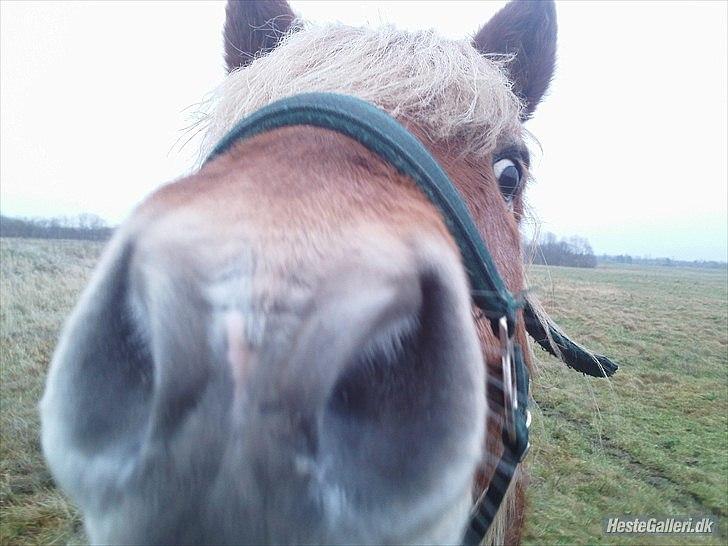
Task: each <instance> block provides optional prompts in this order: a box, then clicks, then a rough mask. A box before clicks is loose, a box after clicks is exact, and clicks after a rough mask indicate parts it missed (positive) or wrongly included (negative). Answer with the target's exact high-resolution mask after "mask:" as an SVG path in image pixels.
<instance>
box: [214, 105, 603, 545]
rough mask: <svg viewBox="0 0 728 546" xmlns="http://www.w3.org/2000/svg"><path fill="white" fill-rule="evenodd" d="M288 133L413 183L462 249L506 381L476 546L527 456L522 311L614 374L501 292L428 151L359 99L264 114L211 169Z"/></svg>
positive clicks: (581, 357) (240, 129)
mask: <svg viewBox="0 0 728 546" xmlns="http://www.w3.org/2000/svg"><path fill="white" fill-rule="evenodd" d="M293 125H313V126H316V127H322V128H325V129H330V130H333V131H337V132H339V133H342V134H344V135H346V136H348V137H350V138H352V139H354V140H356V141H357V142H359V143H360V144H362V145H364V146H365V147H367V148H368V149H369V150H371V151H372V152H374V153H375V154H377V155H379V156H380V157H381V158H382V159H384V160H385V161H387V162H388V163H390V164H391V165H392V166H393V167H395V168H396V169H397V170H398V171H399V172H400V173H402V174H404V175H405V176H408V177H410V178H411V179H412V180H413V181H414V182H415V183H416V184H417V186H418V187H419V188H420V190H421V191H422V192H423V193H424V194H425V195H426V196H427V198H428V199H429V200H430V201H431V202H432V203H433V204H434V205H435V206H436V207H437V208H438V210H439V211H440V213H441V215H442V219H443V220H444V222H445V224H446V225H447V227H448V229H449V230H450V233H451V234H452V236H453V237H454V238H455V241H456V243H457V245H458V248H459V249H460V253H461V255H462V259H463V264H464V266H465V269H466V270H467V273H468V278H469V280H470V287H471V297H472V299H473V303H474V304H475V305H476V306H477V307H478V308H480V309H481V310H482V311H483V313H484V314H485V316H486V317H487V318H488V320H489V321H490V324H491V328H492V330H493V332H494V333H495V335H496V336H497V337H498V339H499V340H500V344H501V359H502V373H503V399H504V426H503V434H502V435H503V454H502V456H501V458H500V460H499V462H498V464H497V466H496V469H495V473H494V475H493V477H492V478H491V481H490V484H489V486H488V489H487V491H486V492H485V493H484V494H483V496H481V498H480V499H478V501H477V502H476V504H475V505H474V507H473V511H472V514H471V519H470V523H469V526H468V529H467V530H466V533H465V537H464V544H468V545H472V544H478V543H480V542H481V541H482V539H483V538H484V537H485V534H486V533H487V531H488V528H489V527H490V524H491V523H492V521H493V518H494V517H495V514H496V513H497V512H498V508H499V507H500V505H501V503H502V501H503V499H504V498H505V495H506V492H507V491H508V487H509V485H510V483H511V481H512V479H513V476H514V474H515V471H516V468H517V466H518V464H519V463H520V462H521V460H522V459H523V457H524V456H525V454H526V451H527V450H528V445H529V443H528V427H529V424H530V414H529V412H528V409H527V408H528V383H529V380H528V370H527V368H526V366H525V364H524V361H523V351H522V349H521V347H520V346H519V345H518V344H517V343H515V341H514V337H513V333H514V332H515V327H516V312H517V310H518V309H519V308H523V310H524V311H523V314H524V320H525V324H526V328H527V330H528V332H529V333H530V334H531V335H532V336H533V337H534V338H535V339H536V341H537V342H538V343H539V344H540V345H541V346H542V347H544V348H546V349H547V350H550V351H551V352H552V353H553V352H554V350H553V348H552V347H551V344H550V340H553V342H554V343H555V344H556V346H557V347H558V348H559V353H560V354H559V355H558V356H560V358H561V359H562V360H564V362H566V364H567V365H569V366H570V367H573V368H575V369H576V370H579V371H582V372H584V373H587V374H589V375H594V376H597V377H600V376H601V377H603V376H608V375H612V374H613V373H614V372H615V371H616V369H617V366H616V365H615V364H614V363H612V362H611V361H610V360H609V359H607V358H606V357H602V356H597V357H593V356H592V355H591V353H589V352H587V351H586V350H584V349H583V348H582V347H581V346H580V345H578V344H576V343H574V342H573V341H571V340H570V339H569V338H568V337H567V336H566V335H565V334H563V332H561V331H560V330H559V329H558V328H557V327H556V326H553V325H551V323H550V322H549V323H548V324H549V325H548V326H547V327H544V326H543V325H542V324H541V322H540V321H539V320H538V319H537V317H536V314H535V312H534V310H533V309H532V308H531V306H530V304H528V303H527V302H524V301H522V300H518V299H516V298H515V297H514V296H513V295H512V294H511V293H510V292H509V291H508V289H507V288H506V286H505V283H504V282H503V279H502V278H501V276H500V274H499V273H498V270H497V268H496V267H495V263H494V262H493V259H492V257H491V255H490V253H489V252H488V249H487V247H486V245H485V243H484V242H483V239H482V238H481V236H480V233H479V232H478V230H477V228H476V227H475V223H474V222H473V220H472V218H471V217H470V213H469V212H468V209H467V207H466V205H465V202H464V201H463V199H462V197H461V196H460V193H459V192H458V191H457V189H456V188H455V186H454V185H453V184H452V182H451V181H450V179H449V178H448V176H447V174H445V171H443V169H442V167H440V165H439V164H438V163H437V161H435V159H434V158H433V157H432V156H431V155H430V153H429V152H428V151H427V150H426V149H425V147H424V146H423V145H422V144H421V143H420V141H419V140H417V139H416V138H415V137H414V136H413V135H412V134H411V133H409V132H408V131H407V130H406V129H405V128H404V127H402V125H400V124H399V123H398V122H397V121H396V120H395V119H394V118H392V117H391V116H389V115H388V114H386V113H385V112H383V111H382V110H380V109H378V108H376V107H374V106H372V105H371V104H369V103H367V102H364V101H362V100H360V99H357V98H354V97H350V96H346V95H337V94H333V93H307V94H302V95H296V96H293V97H289V98H286V99H283V100H280V101H277V102H274V103H272V104H269V105H268V106H266V107H264V108H261V109H260V110H258V111H257V112H255V113H253V114H252V115H250V116H249V117H247V118H245V119H243V120H242V121H240V122H239V123H238V124H237V125H235V127H234V128H233V129H232V131H230V132H229V133H228V134H227V135H226V136H225V137H224V138H223V139H222V140H221V141H220V143H219V144H218V145H217V146H216V147H215V149H214V150H213V152H212V153H211V154H210V156H209V157H208V158H207V160H206V162H209V161H210V160H212V159H213V158H215V157H217V156H218V155H220V154H222V153H224V152H226V151H227V150H229V149H230V147H231V146H232V145H233V144H235V143H236V142H238V141H240V140H244V139H247V138H251V137H253V136H255V135H258V134H260V133H264V132H266V131H272V130H274V129H278V128H281V127H288V126H293Z"/></svg>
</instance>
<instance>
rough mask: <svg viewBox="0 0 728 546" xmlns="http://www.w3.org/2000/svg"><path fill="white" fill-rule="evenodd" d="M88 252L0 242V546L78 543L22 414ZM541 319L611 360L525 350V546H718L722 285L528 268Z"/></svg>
mask: <svg viewBox="0 0 728 546" xmlns="http://www.w3.org/2000/svg"><path fill="white" fill-rule="evenodd" d="M100 251H101V245H100V244H98V243H86V242H73V241H38V240H22V239H1V240H0V264H1V284H0V305H1V307H0V346H1V348H2V349H1V353H0V387H1V389H2V392H1V393H0V394H1V397H0V432H1V434H2V437H1V442H0V543H1V544H18V545H22V544H63V543H67V542H77V541H83V533H82V530H81V524H80V520H79V518H78V517H77V515H76V512H75V511H74V509H73V507H72V506H70V505H69V504H68V503H67V502H66V501H65V500H64V498H63V496H62V495H61V494H60V493H58V492H57V491H56V490H55V489H54V487H53V484H52V480H51V478H50V475H49V473H48V471H47V470H46V469H45V467H44V464H43V462H42V458H41V455H40V452H39V440H38V415H37V409H36V405H37V402H38V399H39V397H40V395H41V393H42V389H43V381H44V377H45V373H46V370H47V366H48V362H49V359H50V357H51V354H52V351H53V347H54V345H55V342H56V338H57V335H58V331H59V328H60V326H61V324H62V322H63V319H64V317H65V316H66V315H67V313H68V311H69V310H70V309H71V307H72V306H73V303H74V302H75V301H76V298H77V296H78V294H79V292H80V290H81V289H82V287H83V286H84V284H85V282H86V280H87V279H88V276H89V274H90V272H91V270H92V268H93V266H94V264H95V263H96V261H97V259H98V256H99V254H100ZM530 277H531V284H532V285H533V286H534V287H535V290H536V291H537V293H538V294H539V295H540V297H541V300H542V301H543V303H544V304H545V306H546V308H547V309H548V310H549V311H550V313H551V315H552V316H553V318H554V319H555V320H556V321H558V322H559V323H560V324H561V326H562V327H563V328H564V329H565V330H566V331H567V332H568V333H570V334H573V335H574V337H575V338H576V339H579V340H581V341H582V342H583V343H585V344H586V345H587V346H589V347H590V348H593V349H595V350H597V351H600V352H603V353H604V354H607V355H609V356H610V357H614V359H615V360H616V361H617V362H619V363H620V365H621V369H620V371H619V372H618V373H617V375H616V376H615V377H614V378H613V379H612V380H611V381H606V380H597V379H589V378H585V377H582V376H581V375H580V374H578V373H575V372H573V371H570V370H568V369H566V368H565V367H564V366H563V365H562V364H560V363H559V362H557V361H556V360H554V359H552V358H550V357H547V356H546V355H545V353H543V352H542V351H541V350H540V349H538V348H537V349H535V351H536V354H537V356H538V357H539V367H540V372H539V374H538V375H537V377H536V379H535V381H534V386H533V393H532V394H533V397H534V399H535V400H536V402H537V409H536V410H535V418H534V424H533V426H532V430H533V437H532V440H531V443H532V446H533V447H532V449H531V453H530V455H529V461H530V468H531V486H530V488H529V492H528V494H529V509H528V515H527V521H528V523H527V527H526V535H525V543H527V544H554V543H557V544H572V543H579V544H585V543H610V542H611V543H616V542H619V543H635V544H636V543H640V544H644V543H670V544H675V543H683V544H690V543H715V544H719V543H721V544H722V543H725V542H726V541H727V540H728V534H727V533H728V529H726V523H725V522H726V515H727V513H728V417H727V416H728V366H727V364H728V276H727V272H726V270H725V269H723V270H699V269H678V268H656V267H650V268H637V267H630V268H627V267H624V268H598V269H592V270H587V269H568V268H555V267H552V268H544V267H532V268H531V271H530ZM625 514H630V515H649V516H653V515H654V516H671V515H672V516H675V515H715V516H717V517H718V519H719V520H720V533H721V534H720V535H714V536H711V537H703V538H697V537H689V536H669V537H664V536H663V537H660V536H652V537H649V536H638V535H632V536H631V537H625V536H618V537H617V536H615V537H609V536H606V535H603V534H602V518H603V517H605V516H617V515H625Z"/></svg>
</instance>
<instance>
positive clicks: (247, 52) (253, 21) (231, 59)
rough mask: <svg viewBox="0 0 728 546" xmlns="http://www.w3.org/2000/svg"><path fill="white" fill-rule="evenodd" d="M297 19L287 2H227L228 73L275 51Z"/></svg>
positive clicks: (271, 0)
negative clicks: (259, 56)
mask: <svg viewBox="0 0 728 546" xmlns="http://www.w3.org/2000/svg"><path fill="white" fill-rule="evenodd" d="M295 17H296V16H295V15H294V14H293V11H291V8H290V6H289V5H288V2H287V1H286V0H228V3H227V7H226V8H225V31H224V37H225V64H226V65H227V70H228V72H232V71H233V70H235V69H236V68H240V67H243V66H246V65H247V64H249V63H250V62H251V61H252V60H253V59H254V58H255V57H256V56H257V55H262V54H265V53H268V52H269V51H272V50H273V49H275V47H276V46H277V45H278V42H279V41H280V39H281V37H282V36H283V35H284V34H285V33H286V32H288V30H289V29H290V27H291V24H292V23H293V20H294V19H295Z"/></svg>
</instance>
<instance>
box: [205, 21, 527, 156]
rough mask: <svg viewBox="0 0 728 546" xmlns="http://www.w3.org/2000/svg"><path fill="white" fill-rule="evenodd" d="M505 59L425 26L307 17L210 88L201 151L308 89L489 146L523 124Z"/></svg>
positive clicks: (477, 149)
mask: <svg viewBox="0 0 728 546" xmlns="http://www.w3.org/2000/svg"><path fill="white" fill-rule="evenodd" d="M506 60H507V59H504V58H503V57H500V58H496V57H485V56H483V55H482V54H480V53H478V52H477V51H476V50H475V49H474V48H473V47H472V46H471V45H470V43H469V41H466V40H449V39H445V38H443V37H441V36H438V35H437V34H436V33H435V32H434V31H429V30H428V31H415V32H408V31H401V30H397V29H395V28H393V27H389V26H387V27H383V28H378V29H371V28H354V27H349V26H344V25H341V24H335V25H324V26H317V25H309V24H306V25H304V26H303V28H302V29H301V27H299V30H296V31H293V32H290V33H289V34H288V35H286V36H285V37H284V38H283V40H282V42H281V44H280V45H279V46H278V47H277V48H276V49H275V50H273V51H272V52H271V53H269V54H267V55H264V56H262V57H259V58H257V59H255V60H254V61H253V62H252V63H250V64H249V65H248V66H247V67H245V68H243V69H239V70H236V71H234V72H232V73H231V74H230V75H229V76H228V77H227V78H226V79H225V81H224V82H223V84H222V85H221V86H220V87H219V88H218V89H217V90H216V91H215V92H214V93H213V94H212V96H211V98H210V99H209V101H208V103H207V108H206V110H207V111H208V113H206V114H205V115H204V117H203V119H202V120H201V121H200V123H201V125H202V126H201V127H200V126H198V128H200V129H202V130H203V131H204V133H203V141H202V149H201V151H200V159H204V158H205V157H207V155H208V154H209V153H210V151H211V150H212V148H213V147H214V146H215V144H216V143H217V142H218V141H219V140H220V139H221V138H222V137H223V136H224V135H225V134H226V133H227V132H228V131H229V130H230V129H231V128H232V126H233V125H234V124H235V123H236V122H237V121H239V120H240V119H242V118H243V117H245V116H246V115H248V114H250V113H252V112H253V111H255V110H257V109H258V108H260V107H262V106H264V105H266V104H268V103H270V102H272V101H274V100H277V99H280V98H283V97H287V96H290V95H294V94H297V93H303V92H310V91H329V92H336V93H344V94H349V95H354V96H356V97H359V98H361V99H364V100H366V101H369V102H371V103H373V104H375V105H377V106H379V107H380V108H382V109H384V110H386V111H387V112H389V113H390V114H392V115H393V116H394V117H396V118H398V119H399V120H400V121H403V122H412V123H414V124H416V125H418V126H419V127H420V128H421V129H423V130H424V131H425V132H426V133H427V135H428V137H429V138H430V139H432V140H433V141H445V142H452V143H454V144H456V145H457V146H458V149H459V151H460V152H462V153H463V154H467V155H470V154H475V155H483V154H486V153H488V152H491V151H493V149H494V148H495V146H496V142H497V141H498V140H499V139H500V138H502V137H503V136H504V135H518V134H519V132H520V130H521V128H520V122H519V114H520V109H521V104H520V103H519V101H518V99H517V98H516V96H515V95H514V94H513V92H512V91H511V84H510V82H509V80H508V78H507V76H506V74H505V71H504V69H503V65H504V63H505V62H506Z"/></svg>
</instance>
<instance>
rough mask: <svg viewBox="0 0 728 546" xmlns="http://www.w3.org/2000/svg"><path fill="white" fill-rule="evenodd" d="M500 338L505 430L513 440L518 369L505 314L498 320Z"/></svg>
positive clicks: (516, 405)
mask: <svg viewBox="0 0 728 546" xmlns="http://www.w3.org/2000/svg"><path fill="white" fill-rule="evenodd" d="M498 339H499V341H500V349H501V369H502V372H503V415H504V420H505V426H504V428H505V430H506V432H507V433H508V438H509V439H510V440H511V442H513V443H515V441H516V410H517V409H518V395H517V391H516V371H515V369H514V365H515V362H514V359H513V339H512V338H511V336H510V335H508V319H507V318H506V317H505V316H503V317H501V318H500V319H499V320H498Z"/></svg>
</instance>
